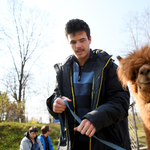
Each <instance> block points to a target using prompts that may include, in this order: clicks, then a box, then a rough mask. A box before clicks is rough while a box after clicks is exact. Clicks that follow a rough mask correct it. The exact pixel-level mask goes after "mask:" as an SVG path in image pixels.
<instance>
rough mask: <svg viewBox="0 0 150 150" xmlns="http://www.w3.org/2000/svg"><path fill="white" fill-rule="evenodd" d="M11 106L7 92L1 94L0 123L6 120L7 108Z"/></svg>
mask: <svg viewBox="0 0 150 150" xmlns="http://www.w3.org/2000/svg"><path fill="white" fill-rule="evenodd" d="M8 105H9V99H8V96H7V92H4V93H1V92H0V122H1V121H4V120H5V119H6V114H7V107H8Z"/></svg>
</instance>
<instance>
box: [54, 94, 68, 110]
mask: <svg viewBox="0 0 150 150" xmlns="http://www.w3.org/2000/svg"><path fill="white" fill-rule="evenodd" d="M64 99H66V100H67V101H68V102H71V100H70V99H69V98H67V97H65V96H62V97H59V98H57V99H56V100H55V101H54V103H53V111H54V112H55V113H62V112H63V111H64V110H65V109H66V104H65V103H64V101H63V100H64Z"/></svg>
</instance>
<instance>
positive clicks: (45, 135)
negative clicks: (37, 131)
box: [38, 126, 54, 150]
mask: <svg viewBox="0 0 150 150" xmlns="http://www.w3.org/2000/svg"><path fill="white" fill-rule="evenodd" d="M50 131H51V130H50V127H49V126H43V127H42V128H41V132H42V134H41V135H40V136H38V139H39V140H40V141H41V143H42V146H43V149H44V150H54V149H53V144H52V142H51V139H50V137H49V134H50Z"/></svg>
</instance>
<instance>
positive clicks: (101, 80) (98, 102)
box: [89, 56, 112, 150]
mask: <svg viewBox="0 0 150 150" xmlns="http://www.w3.org/2000/svg"><path fill="white" fill-rule="evenodd" d="M111 58H112V56H111V57H110V58H109V59H108V61H107V63H106V64H105V66H104V67H103V69H102V73H101V82H100V88H99V92H98V98H97V104H96V108H97V107H98V103H99V97H100V91H101V87H102V81H103V72H104V69H105V68H106V66H107V65H108V63H109V61H110V60H111ZM93 90H94V76H93V83H92V94H91V100H93ZM89 145H90V147H89V150H91V147H92V137H90V144H89Z"/></svg>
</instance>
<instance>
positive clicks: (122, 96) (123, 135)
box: [47, 50, 131, 150]
mask: <svg viewBox="0 0 150 150" xmlns="http://www.w3.org/2000/svg"><path fill="white" fill-rule="evenodd" d="M93 53H94V55H97V56H98V59H97V62H96V68H95V74H94V83H93V86H94V88H93V91H92V101H91V110H92V111H91V112H89V113H87V114H86V115H85V116H84V117H83V118H87V119H88V120H89V121H90V122H91V123H93V125H94V126H95V128H96V133H95V135H96V136H97V137H98V138H100V139H103V140H106V141H109V142H112V143H114V144H117V145H118V146H121V147H124V148H125V149H127V150H130V149H131V148H130V138H129V132H128V119H127V116H128V108H129V97H130V95H129V91H128V90H126V91H125V90H123V88H122V86H121V83H120V82H119V81H118V78H117V75H116V69H117V65H116V64H115V63H114V62H113V60H112V59H111V56H110V55H108V54H107V53H106V52H104V51H102V50H94V51H93ZM71 68H72V56H70V57H68V58H67V60H66V61H65V62H64V63H63V64H56V65H55V70H56V74H57V75H56V86H55V89H54V92H53V94H52V95H51V96H50V97H49V98H48V99H47V106H48V110H49V112H50V113H51V115H53V117H54V118H56V119H58V114H57V113H54V112H53V110H52V105H53V102H54V100H55V99H56V98H57V97H59V96H66V97H68V98H70V99H73V88H72V87H73V86H72V85H71V84H72V81H71V74H70V73H71ZM69 105H70V107H71V108H72V109H73V110H74V108H73V104H72V103H69ZM66 111H67V110H66ZM66 111H65V112H64V113H62V114H61V116H62V118H63V124H64V126H65V125H66V129H67V130H66V131H67V132H66V134H65V135H64V136H66V141H65V139H64V140H62V138H60V143H59V144H60V145H64V146H65V145H66V144H67V145H66V146H67V150H71V144H72V143H71V140H70V133H69V130H68V129H69V124H68V118H69V119H70V116H69V113H68V112H67V113H66ZM83 118H82V119H83ZM64 130H65V128H64ZM89 144H90V150H111V149H112V148H110V147H108V146H106V145H104V144H102V143H101V142H99V141H98V140H96V139H94V138H93V137H92V138H90V143H89ZM60 148H61V146H60Z"/></svg>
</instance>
